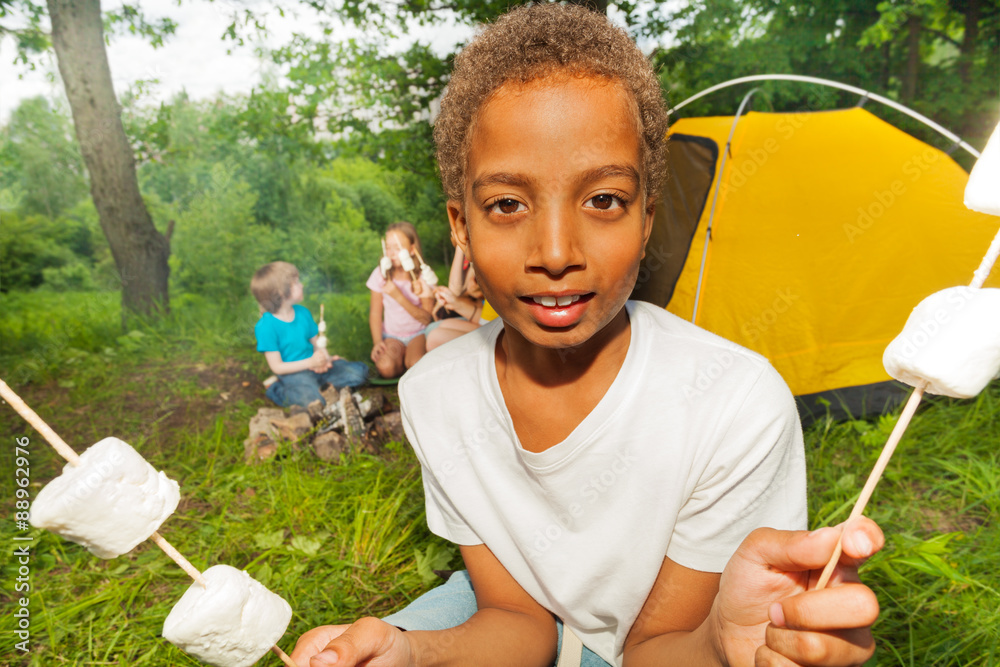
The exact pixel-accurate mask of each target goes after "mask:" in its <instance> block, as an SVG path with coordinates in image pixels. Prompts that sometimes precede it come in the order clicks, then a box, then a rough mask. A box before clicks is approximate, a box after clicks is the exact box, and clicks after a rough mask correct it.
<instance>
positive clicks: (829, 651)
mask: <svg viewBox="0 0 1000 667" xmlns="http://www.w3.org/2000/svg"><path fill="white" fill-rule="evenodd" d="M839 532H840V531H838V530H837V529H836V528H823V529H821V530H817V531H813V532H811V533H807V532H804V531H777V530H772V529H770V528H761V529H758V530H755V531H754V532H753V533H751V534H750V535H749V536H748V537H747V538H746V539H745V540H744V541H743V544H741V545H740V548H739V549H738V550H737V551H736V553H735V554H734V555H733V557H732V558H731V559H730V561H729V563H728V564H727V565H726V569H725V571H724V572H723V573H722V580H721V582H720V585H719V594H718V596H717V597H716V600H715V604H714V605H713V608H712V614H711V615H712V617H713V618H714V619H715V623H716V628H717V630H718V640H719V644H720V649H721V651H722V653H723V655H724V657H725V659H726V662H728V664H730V665H793V664H799V665H860V664H862V663H864V662H865V661H866V660H868V658H870V657H871V656H872V654H873V653H874V652H875V642H874V641H873V639H872V636H871V630H870V626H871V624H872V623H874V622H875V619H876V618H878V610H879V607H878V600H877V599H876V598H875V594H874V593H872V591H871V589H869V588H868V587H867V586H865V585H863V584H861V583H860V580H859V578H858V570H857V567H858V565H859V564H860V563H862V562H863V561H864V560H865V559H867V558H868V557H870V556H871V555H872V554H874V553H875V552H877V551H878V550H879V549H881V548H882V545H883V543H884V537H883V535H882V531H881V530H880V529H879V527H878V526H877V525H876V524H875V523H874V522H873V521H871V520H869V519H866V518H864V517H862V518H860V519H858V520H857V521H853V522H851V523H850V524H849V526H848V527H847V529H846V531H845V533H844V554H843V555H842V556H841V558H840V564H839V565H838V566H837V569H836V570H835V572H834V575H833V578H832V579H831V581H830V584H829V587H828V588H826V589H824V590H822V591H817V590H810V589H811V588H812V587H814V586H815V585H816V581H817V580H818V579H819V575H820V572H821V571H822V569H823V566H824V565H826V561H827V560H828V559H829V558H830V555H831V554H832V553H833V550H834V546H835V545H836V543H837V538H838V535H839ZM762 636H763V637H764V638H765V642H766V645H764V646H761V645H760V638H761V637H762Z"/></svg>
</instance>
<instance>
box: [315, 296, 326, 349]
mask: <svg viewBox="0 0 1000 667" xmlns="http://www.w3.org/2000/svg"><path fill="white" fill-rule="evenodd" d="M316 328H317V329H319V336H317V337H316V344H317V345H319V346H320V347H321V348H323V349H324V350H325V349H326V343H327V340H326V317H325V313H324V311H323V304H322V303H321V304H319V324H317V325H316Z"/></svg>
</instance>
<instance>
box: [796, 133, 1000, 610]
mask: <svg viewBox="0 0 1000 667" xmlns="http://www.w3.org/2000/svg"><path fill="white" fill-rule="evenodd" d="M980 165H983V168H982V169H980ZM998 184H1000V124H998V125H997V129H995V130H993V135H992V136H991V137H990V140H989V142H988V143H987V145H986V148H985V149H984V150H983V153H982V155H980V157H979V160H978V161H977V162H976V165H975V166H974V167H973V168H972V175H970V177H969V183H968V184H967V185H966V188H965V205H966V207H967V208H970V209H972V210H974V211H979V212H981V213H989V214H992V215H1000V187H998ZM998 257H1000V232H997V235H996V236H995V237H994V238H993V242H992V243H991V244H990V247H989V249H988V250H987V251H986V255H984V256H983V260H982V261H981V262H980V263H979V268H977V269H976V271H975V273H973V276H972V282H971V283H970V284H969V287H968V288H967V289H970V290H979V289H980V288H981V287H982V286H983V284H984V283H985V282H986V277H987V276H989V275H990V271H991V270H992V269H993V265H994V264H995V263H996V261H997V258H998ZM984 291H986V292H994V291H995V290H984ZM947 292H948V290H945V292H939V293H938V294H937V295H932V296H931V297H929V298H927V299H925V300H924V301H923V302H921V303H920V305H918V306H917V308H916V309H914V312H913V314H911V316H910V319H909V320H907V323H906V326H904V328H903V333H901V334H900V335H899V336H898V337H897V338H896V340H894V341H893V342H892V343H890V348H892V347H893V345H896V348H895V349H894V350H893V351H892V352H890V350H889V349H887V350H886V354H885V356H883V362H885V361H886V357H888V363H886V370H888V371H889V372H890V374H892V372H893V371H892V370H889V367H890V365H893V367H894V368H895V365H896V364H898V365H899V368H898V370H899V374H900V378H899V379H904V377H905V378H906V379H904V381H905V382H907V383H915V384H914V389H913V393H912V394H910V398H909V399H907V401H906V405H904V406H903V411H902V412H900V413H899V420H898V421H897V422H896V425H895V426H894V427H893V429H892V433H890V434H889V438H888V439H887V440H886V442H885V446H884V447H883V448H882V453H881V454H879V457H878V461H876V462H875V467H874V468H872V471H871V474H870V475H868V480H867V481H866V482H865V486H864V488H862V489H861V495H859V496H858V500H857V501H856V502H855V503H854V508H853V509H852V510H851V515H850V517H848V519H847V520H848V521H851V520H852V519H856V518H857V517H859V516H861V513H862V512H864V511H865V507H866V506H867V505H868V501H869V500H870V499H871V497H872V494H873V493H874V492H875V487H876V485H878V482H879V480H880V479H881V478H882V473H884V472H885V469H886V466H888V465H889V459H891V458H892V454H893V452H895V451H896V445H898V444H899V441H900V440H902V438H903V433H905V432H906V427H907V426H909V425H910V419H912V418H913V415H914V414H916V412H917V408H918V407H919V406H920V401H921V400H922V399H923V396H924V391H925V390H927V389H928V388H929V387H930V386H931V385H932V384H935V386H936V388H937V389H943V388H944V386H945V385H946V384H948V383H952V384H958V385H960V386H961V388H962V390H964V391H965V392H969V391H971V390H973V389H975V388H976V387H977V386H979V384H980V383H981V382H982V380H981V378H979V377H973V375H974V373H970V372H968V371H966V370H964V369H961V368H960V369H957V370H956V369H953V368H948V369H944V367H943V366H941V365H940V361H941V360H940V357H941V356H945V357H947V356H948V355H949V353H945V352H937V353H934V352H931V353H927V352H924V353H923V354H922V355H921V354H915V355H913V356H914V358H915V359H920V360H921V361H920V362H919V363H914V362H913V361H912V360H910V359H906V358H901V357H906V356H908V355H904V354H903V351H904V349H903V348H904V346H905V344H906V336H907V333H908V332H907V328H909V334H910V336H914V335H915V333H916V331H917V330H919V329H920V328H921V324H924V325H925V326H926V325H928V322H932V321H933V322H937V319H938V318H937V309H936V308H935V306H936V304H938V303H940V300H941V299H942V298H943V299H944V300H945V301H947V300H948V299H949V295H948V294H947ZM941 294H944V296H943V297H941V296H939V295H941ZM952 298H954V296H953V295H952ZM993 298H995V297H992V296H986V297H976V298H975V299H973V300H972V301H974V302H975V303H976V304H977V305H976V306H975V307H974V308H973V310H972V312H973V313H974V316H973V317H970V318H969V319H970V322H967V324H970V323H981V322H982V321H984V320H985V321H986V326H990V324H989V322H990V321H993V320H992V318H991V315H990V313H989V312H988V310H989V305H988V304H989V303H990V301H989V300H990V299H993ZM932 299H933V301H932ZM925 304H928V306H927V307H925ZM981 304H987V305H985V306H984V305H981ZM918 310H919V311H921V313H920V314H919V315H918V314H917V311H918ZM957 310H958V308H957V304H955V308H954V311H953V312H957ZM928 311H934V312H932V313H931V319H930V320H929V319H928V318H927V312H928ZM941 312H942V313H943V314H947V313H948V310H946V309H942V311H941ZM911 320H912V321H913V323H914V325H915V327H916V328H914V326H911ZM938 324H941V323H940V322H938ZM984 333H986V332H984ZM951 336H954V337H955V338H954V343H955V344H962V345H971V347H972V348H973V349H972V353H971V354H969V353H966V354H965V356H964V357H963V358H962V359H960V360H958V361H960V363H963V364H974V363H986V364H987V368H986V369H985V373H986V374H987V375H989V374H990V373H991V372H992V373H993V374H995V373H996V371H997V369H996V368H993V367H992V364H993V363H995V362H996V353H995V352H994V351H992V350H995V347H992V346H993V345H995V339H994V340H993V342H990V340H989V334H988V333H986V335H979V333H978V332H969V331H962V332H959V333H954V332H953V331H952V327H949V337H951ZM900 340H901V342H900V343H898V344H897V342H896V341H900ZM932 349H933V346H932ZM950 354H951V355H952V356H951V359H950V361H951V362H955V361H956V358H955V354H956V353H950ZM957 354H961V353H957ZM945 360H946V361H948V359H945ZM935 362H937V363H936V364H935ZM904 370H905V371H906V372H905V373H904V372H903V371H904ZM988 382H989V378H987V379H986V382H985V383H983V386H985V384H986V383H988ZM982 388H983V387H979V388H978V390H976V391H975V392H974V393H973V394H972V395H971V396H974V395H975V394H977V393H979V391H982ZM942 393H943V392H942ZM971 396H969V398H971ZM840 537H841V539H840V540H838V541H837V546H836V547H835V548H834V551H833V554H832V555H831V556H830V560H829V561H827V563H826V567H825V568H823V572H822V573H821V574H820V577H819V581H818V582H817V583H816V590H822V589H824V588H826V585H827V584H828V583H829V581H830V577H831V576H833V570H834V568H835V567H836V566H837V562H838V561H839V560H840V554H841V552H842V551H843V544H842V540H843V537H844V535H843V533H841V535H840Z"/></svg>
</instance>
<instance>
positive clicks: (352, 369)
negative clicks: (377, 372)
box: [265, 359, 368, 408]
mask: <svg viewBox="0 0 1000 667" xmlns="http://www.w3.org/2000/svg"><path fill="white" fill-rule="evenodd" d="M367 381H368V365H367V364H366V363H364V362H363V361H345V360H343V359H338V360H336V361H335V362H333V366H331V367H330V368H328V369H327V370H325V371H323V372H322V373H317V372H316V371H310V370H304V371H299V372H298V373H290V374H288V375H279V376H278V381H277V382H275V383H274V384H272V385H271V386H270V387H268V388H267V391H266V392H265V393H266V395H267V397H268V398H269V399H271V400H272V401H274V402H275V403H277V404H278V405H280V406H281V407H283V408H287V407H288V406H290V405H301V406H302V407H306V406H307V405H309V404H310V403H312V402H313V401H322V403H323V405H326V401H324V400H323V395H322V394H320V393H319V388H320V387H322V386H323V385H324V384H332V385H333V386H334V387H359V386H361V385H363V384H365V383H366V382H367Z"/></svg>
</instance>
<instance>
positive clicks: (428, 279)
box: [420, 264, 438, 287]
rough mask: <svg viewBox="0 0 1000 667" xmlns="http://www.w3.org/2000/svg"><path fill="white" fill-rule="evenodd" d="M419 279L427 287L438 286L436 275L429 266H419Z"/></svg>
mask: <svg viewBox="0 0 1000 667" xmlns="http://www.w3.org/2000/svg"><path fill="white" fill-rule="evenodd" d="M420 277H421V278H423V280H424V282H425V283H427V286H428V287H434V286H435V285H437V284H438V277H437V274H436V273H434V269H432V268H431V267H430V264H421V265H420Z"/></svg>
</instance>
